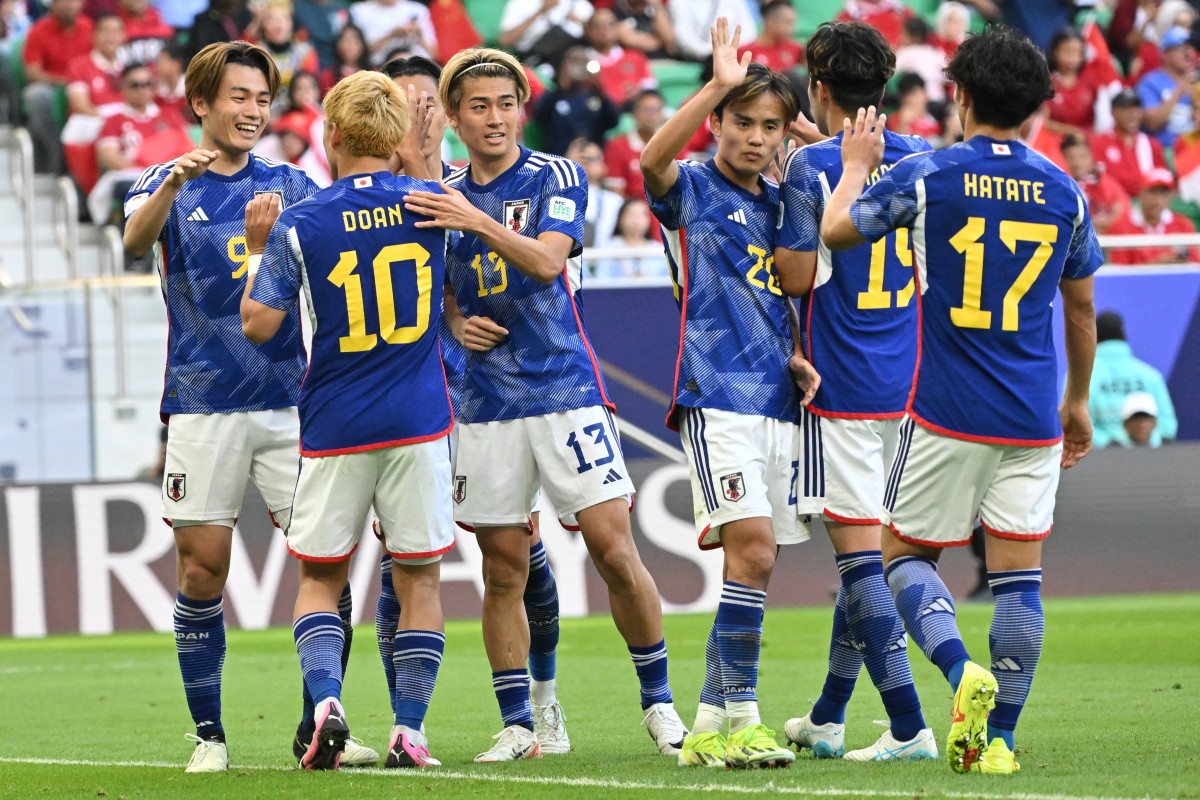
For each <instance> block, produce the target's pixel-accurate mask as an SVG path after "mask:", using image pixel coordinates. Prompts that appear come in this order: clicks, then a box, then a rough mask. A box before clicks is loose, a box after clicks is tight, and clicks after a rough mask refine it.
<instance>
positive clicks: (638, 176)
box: [604, 89, 666, 197]
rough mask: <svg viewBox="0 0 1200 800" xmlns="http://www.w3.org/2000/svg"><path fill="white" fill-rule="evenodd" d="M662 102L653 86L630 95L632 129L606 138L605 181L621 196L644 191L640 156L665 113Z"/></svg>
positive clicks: (633, 195) (632, 195)
mask: <svg viewBox="0 0 1200 800" xmlns="http://www.w3.org/2000/svg"><path fill="white" fill-rule="evenodd" d="M664 107H665V103H664V101H663V96H662V94H661V93H659V91H658V90H657V89H647V90H645V91H643V92H641V93H639V94H638V96H637V97H635V98H634V99H633V105H632V107H631V108H630V112H631V113H632V115H633V122H634V129H633V130H631V131H629V132H628V133H625V134H622V135H620V136H616V137H614V138H612V139H609V140H608V144H606V145H605V146H604V164H605V166H606V167H607V169H608V180H609V185H610V186H611V187H612V190H613V191H614V192H618V193H620V194H622V195H624V196H625V197H641V196H643V194H645V183H644V182H643V178H642V167H641V164H640V159H641V157H642V150H643V149H645V147H646V142H648V141H649V140H650V137H651V136H653V135H654V132H655V131H657V130H658V129H659V128H661V127H662V124H663V121H664V120H665V119H666V115H665V114H663V109H664Z"/></svg>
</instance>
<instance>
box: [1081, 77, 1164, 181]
mask: <svg viewBox="0 0 1200 800" xmlns="http://www.w3.org/2000/svg"><path fill="white" fill-rule="evenodd" d="M1112 115H1113V130H1112V133H1106V134H1101V135H1099V136H1095V137H1093V139H1092V140H1091V144H1092V155H1093V156H1095V158H1096V163H1098V164H1100V165H1101V166H1102V167H1104V171H1105V172H1106V173H1108V175H1109V176H1110V177H1112V178H1114V179H1115V180H1116V181H1117V183H1119V184H1121V188H1122V189H1124V190H1125V193H1126V194H1128V195H1129V196H1130V197H1133V196H1134V195H1136V194H1138V192H1140V191H1141V189H1142V176H1143V175H1145V174H1147V173H1148V172H1150V170H1152V169H1154V168H1155V167H1162V168H1165V167H1166V166H1167V161H1166V159H1165V158H1164V157H1163V148H1162V144H1160V143H1159V141H1158V140H1157V139H1155V138H1154V137H1153V136H1150V135H1149V134H1147V133H1144V132H1143V131H1142V118H1143V116H1144V112H1143V111H1142V99H1141V97H1140V96H1139V95H1138V93H1137V91H1136V90H1134V89H1124V90H1122V91H1121V92H1120V93H1119V94H1118V95H1117V96H1116V97H1114V98H1113V100H1112Z"/></svg>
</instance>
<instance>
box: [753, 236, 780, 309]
mask: <svg viewBox="0 0 1200 800" xmlns="http://www.w3.org/2000/svg"><path fill="white" fill-rule="evenodd" d="M746 251H747V252H748V253H750V255H751V257H752V258H754V263H753V264H752V265H751V266H750V269H749V270H747V271H746V280H747V281H749V282H750V285H751V286H757V287H758V288H759V289H766V290H767V291H768V292H770V293H771V294H774V295H779V296H780V297H783V289H781V288H779V275H778V274H777V273H776V272H775V256H774V254H772V255H767V251H766V250H763V249H762V248H761V247H755V246H754V245H748V246H747V247H746ZM760 272H763V273H766V275H765V276H764V277H762V278H760V277H758V274H759V273H760Z"/></svg>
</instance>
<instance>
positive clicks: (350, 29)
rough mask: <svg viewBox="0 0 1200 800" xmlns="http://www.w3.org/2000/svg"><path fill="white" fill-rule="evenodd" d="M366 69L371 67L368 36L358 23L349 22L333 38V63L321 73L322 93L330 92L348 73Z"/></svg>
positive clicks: (351, 73)
mask: <svg viewBox="0 0 1200 800" xmlns="http://www.w3.org/2000/svg"><path fill="white" fill-rule="evenodd" d="M364 69H371V51H370V50H369V49H368V48H367V37H365V36H364V35H363V32H362V30H361V29H360V28H359V27H358V26H357V25H355V24H354V23H353V22H347V23H346V25H345V26H344V27H343V28H342V29H341V30H340V31H339V32H338V35H337V38H336V39H334V40H333V64H331V65H330V67H329V69H327V70H325V71H324V72H322V73H321V93H322V94H324V93H325V92H328V91H329V90H330V89H332V88H333V86H334V84H336V83H337V82H338V81H340V80H341V79H342V78H344V77H346V76H347V75H353V74H354V73H356V72H358V71H359V70H364Z"/></svg>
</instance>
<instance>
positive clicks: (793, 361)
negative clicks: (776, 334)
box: [787, 300, 821, 406]
mask: <svg viewBox="0 0 1200 800" xmlns="http://www.w3.org/2000/svg"><path fill="white" fill-rule="evenodd" d="M787 310H788V322H789V323H791V326H792V357H791V358H789V359H788V370H789V371H790V372H791V373H792V380H793V381H795V382H796V388H797V389H799V390H800V405H802V406H806V405H808V404H809V402H810V401H811V400H812V399H813V398H814V397H816V395H817V389H819V388H820V387H821V376H820V374H819V373H818V372H817V369H816V367H814V366H813V365H812V364H811V363H809V360H808V359H807V358H805V356H804V348H803V346H802V345H801V342H802V341H803V340H802V339H801V338H800V315H799V314H797V313H796V307H795V306H794V305H792V302H791V301H790V300H789V301H787Z"/></svg>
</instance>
